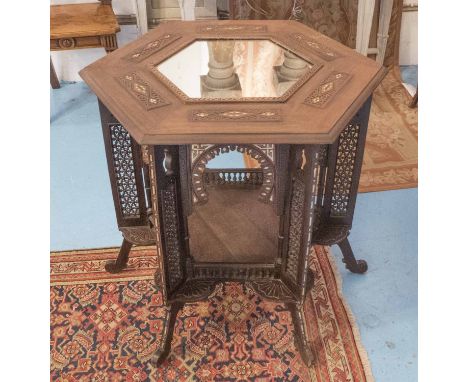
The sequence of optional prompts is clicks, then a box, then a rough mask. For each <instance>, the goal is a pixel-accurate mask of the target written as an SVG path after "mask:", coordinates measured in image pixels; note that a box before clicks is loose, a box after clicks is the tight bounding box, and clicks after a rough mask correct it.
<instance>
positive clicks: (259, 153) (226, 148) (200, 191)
mask: <svg viewBox="0 0 468 382" xmlns="http://www.w3.org/2000/svg"><path fill="white" fill-rule="evenodd" d="M201 148H204V150H201ZM230 151H238V152H240V153H243V154H247V155H249V156H250V157H252V158H253V159H255V160H256V161H257V162H258V164H259V166H260V168H261V169H262V171H263V180H262V185H261V188H260V195H259V197H258V199H259V200H260V201H261V202H264V203H270V202H272V199H273V195H274V194H273V190H274V186H275V165H274V162H273V161H272V160H271V159H270V157H269V156H268V155H267V154H265V151H266V152H269V153H270V155H274V152H271V148H270V147H262V148H259V147H257V146H256V145H250V144H231V145H206V146H205V145H192V154H191V158H192V192H193V202H194V203H195V204H203V203H206V202H207V201H208V191H207V190H206V187H205V181H204V180H205V171H206V166H207V164H208V162H209V161H210V160H211V159H213V158H215V157H216V156H218V155H220V154H223V153H228V152H230Z"/></svg>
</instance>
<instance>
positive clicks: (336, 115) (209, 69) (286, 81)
mask: <svg viewBox="0 0 468 382" xmlns="http://www.w3.org/2000/svg"><path fill="white" fill-rule="evenodd" d="M384 74H385V70H384V68H382V66H381V65H379V64H377V63H376V62H374V61H372V60H370V59H368V58H366V57H363V56H361V55H360V54H358V53H356V52H354V51H353V50H351V49H349V48H347V47H345V46H343V45H341V44H340V43H338V42H336V41H333V40H331V39H329V38H327V37H325V36H323V35H321V34H320V33H318V32H316V31H315V30H313V29H310V28H308V27H306V26H304V25H302V24H300V23H298V22H295V21H258V20H255V21H204V22H196V21H194V22H168V23H165V24H163V25H161V26H159V27H158V28H156V29H154V30H152V31H151V32H150V33H148V34H146V35H144V36H143V37H141V38H139V39H138V40H136V41H134V42H132V43H130V44H128V45H126V46H125V47H123V48H121V49H118V50H116V51H115V52H113V53H111V54H109V55H108V56H106V57H104V58H102V59H100V60H98V61H96V62H95V63H93V64H91V65H89V66H88V67H86V68H85V69H83V70H82V71H81V76H82V77H83V79H84V80H85V81H86V82H87V83H88V85H89V86H90V87H91V89H92V90H93V91H94V92H95V93H96V95H97V97H98V99H99V110H100V113H101V120H102V130H103V134H104V143H105V149H106V155H107V163H108V170H109V176H110V181H111V187H112V194H113V198H114V204H115V211H116V216H117V223H118V226H119V230H120V231H121V232H122V235H123V237H124V239H123V243H122V246H121V249H120V252H119V255H118V258H117V260H116V261H115V262H112V263H109V264H107V266H106V269H107V271H109V272H120V271H121V270H122V269H123V268H124V267H125V265H126V263H127V261H128V256H129V251H130V249H131V247H132V245H154V246H155V257H156V259H157V263H158V271H157V272H156V274H155V282H156V284H157V285H158V287H159V290H160V291H161V294H162V296H163V301H164V303H165V304H166V305H167V307H168V313H167V320H166V324H165V328H164V330H163V334H162V340H161V344H162V345H161V347H160V349H159V350H158V351H157V352H156V354H155V355H154V361H155V362H156V363H157V364H160V363H161V362H162V361H163V360H164V359H165V358H166V357H167V355H168V354H169V352H170V345H171V339H172V335H173V329H174V324H175V321H176V316H177V313H178V311H179V310H180V309H181V308H182V307H183V304H184V303H186V302H195V301H200V300H206V299H207V298H208V296H209V295H210V294H211V293H212V292H213V291H214V288H215V286H216V284H217V283H219V282H223V281H238V282H245V283H248V284H249V286H250V287H251V288H253V289H254V290H255V291H256V292H258V293H259V294H260V295H261V296H263V297H264V298H267V299H273V300H277V301H281V302H284V303H285V304H286V305H287V307H288V308H289V310H290V311H291V315H292V321H293V323H294V332H295V342H296V346H297V348H298V350H299V352H300V354H301V356H302V358H303V360H304V361H305V363H306V364H307V365H311V364H312V363H313V362H314V357H315V351H314V348H313V344H312V340H311V339H310V338H309V337H308V334H307V328H306V320H307V317H305V316H304V311H303V303H304V301H305V298H306V295H307V292H308V291H309V290H310V288H311V287H312V285H313V279H314V275H313V273H312V272H311V271H310V269H309V266H308V263H309V255H310V252H311V248H312V245H314V244H321V245H331V244H338V245H339V247H340V248H341V251H342V253H343V261H344V263H345V264H346V267H347V268H348V269H349V270H350V271H351V272H356V273H363V272H365V271H366V270H367V264H366V263H365V261H363V260H356V259H355V257H354V255H353V252H352V250H351V247H350V244H349V242H348V239H347V237H348V235H349V232H350V229H351V225H352V221H353V213H354V206H355V201H356V194H357V188H358V182H359V175H360V171H361V164H362V159H363V155H364V145H365V139H366V130H367V123H368V118H369V110H370V104H371V95H372V92H373V90H374V89H375V88H376V86H377V85H378V84H379V83H380V81H381V80H382V77H383V75H384ZM230 152H235V154H232V153H231V155H238V156H241V157H242V156H243V157H245V158H246V159H249V160H248V161H246V163H253V164H254V165H250V166H249V167H248V168H242V166H239V167H241V168H223V167H222V166H221V167H220V166H219V163H223V162H222V158H221V157H222V156H223V155H226V154H227V153H230ZM225 162H226V161H224V163H225ZM217 163H218V164H217ZM244 167H245V166H244Z"/></svg>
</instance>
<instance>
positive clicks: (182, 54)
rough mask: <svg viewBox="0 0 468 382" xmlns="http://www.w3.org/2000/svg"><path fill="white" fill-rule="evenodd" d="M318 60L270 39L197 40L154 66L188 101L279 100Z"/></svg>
mask: <svg viewBox="0 0 468 382" xmlns="http://www.w3.org/2000/svg"><path fill="white" fill-rule="evenodd" d="M319 67H320V65H319V64H315V63H311V62H309V61H306V60H305V59H303V58H302V57H299V56H297V55H296V54H294V53H292V52H291V51H289V50H287V49H285V48H283V47H282V46H280V45H278V44H276V43H274V42H272V41H270V40H197V41H195V42H193V43H191V44H190V45H188V46H186V47H185V48H184V49H182V50H180V51H178V52H177V53H175V54H174V55H172V56H171V57H169V58H168V59H166V60H165V61H163V62H162V63H160V64H159V65H156V66H155V67H154V68H153V72H154V74H155V75H156V76H157V77H159V79H160V80H162V81H163V82H164V83H166V85H168V87H169V88H170V89H172V90H173V91H174V92H175V93H176V94H177V95H178V96H179V97H181V98H182V99H184V100H186V101H189V102H190V101H197V100H207V99H209V100H210V101H215V102H216V101H219V102H226V101H283V100H286V99H287V98H289V96H291V95H292V94H293V93H294V91H295V90H296V89H298V88H299V86H301V85H302V84H303V83H304V82H305V81H306V80H307V79H308V78H310V77H311V76H312V75H313V74H314V73H315V72H316V71H317V70H318V69H319Z"/></svg>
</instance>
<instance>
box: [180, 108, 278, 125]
mask: <svg viewBox="0 0 468 382" xmlns="http://www.w3.org/2000/svg"><path fill="white" fill-rule="evenodd" d="M188 119H189V120H190V121H192V122H219V121H223V122H280V121H282V120H283V117H282V114H281V110H279V109H243V108H236V109H234V108H233V109H221V110H220V109H196V110H191V111H189V114H188Z"/></svg>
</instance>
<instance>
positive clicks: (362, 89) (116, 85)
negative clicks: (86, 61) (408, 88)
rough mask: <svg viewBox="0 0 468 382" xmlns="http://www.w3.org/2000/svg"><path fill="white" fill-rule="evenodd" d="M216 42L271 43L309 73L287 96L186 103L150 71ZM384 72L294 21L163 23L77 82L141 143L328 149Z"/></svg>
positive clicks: (93, 66)
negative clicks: (318, 145) (301, 145)
mask: <svg viewBox="0 0 468 382" xmlns="http://www.w3.org/2000/svg"><path fill="white" fill-rule="evenodd" d="M220 39H222V40H229V39H230V40H232V39H235V40H252V39H256V40H270V41H273V42H274V43H275V44H277V45H279V46H280V47H282V48H283V49H284V50H286V51H289V52H292V53H293V54H294V55H296V56H297V57H299V58H301V59H302V60H305V61H307V62H309V63H310V65H311V67H312V68H313V70H311V71H310V73H309V74H308V75H307V76H304V77H303V78H302V79H301V81H298V82H297V84H295V85H294V86H293V87H292V88H291V89H292V90H291V91H289V92H286V93H285V96H283V97H280V98H271V99H263V100H259V99H249V98H243V99H231V100H224V99H211V100H208V99H205V98H203V99H200V98H199V99H195V98H192V99H191V98H188V97H187V96H186V95H184V94H183V91H181V90H180V89H179V88H178V87H177V86H174V84H173V83H172V84H171V82H170V81H168V80H167V78H166V79H164V76H162V75H161V72H159V71H158V70H156V67H158V65H159V64H160V63H162V62H163V61H166V60H167V59H168V58H170V57H171V58H172V56H174V55H175V54H176V53H178V52H180V51H181V50H182V49H184V48H186V47H187V46H189V45H191V44H193V43H194V42H195V41H197V40H198V41H200V40H203V41H205V40H218V41H219V40H220ZM184 65H189V66H190V65H192V66H193V65H197V63H195V62H186V63H184ZM187 68H188V67H187ZM385 72H386V70H385V69H384V68H383V67H382V66H381V65H380V64H378V63H376V62H375V61H373V60H371V59H368V58H367V57H364V56H362V55H360V54H358V53H356V52H355V51H354V50H352V49H349V48H348V47H346V46H344V45H342V44H340V43H339V42H337V41H334V40H332V39H330V38H328V37H326V36H324V35H322V34H320V33H319V32H317V31H315V30H313V29H311V28H309V27H307V26H305V25H303V24H301V23H299V22H295V21H284V20H281V21H280V20H274V21H264V20H242V21H231V20H228V21H173V22H167V23H164V24H161V25H160V26H158V27H157V28H155V29H153V30H151V31H150V32H149V33H147V34H145V35H144V36H142V37H141V38H139V39H137V40H136V41H134V42H132V43H130V44H128V45H126V46H124V47H122V48H120V49H118V50H116V51H115V52H113V53H111V54H109V55H107V56H106V57H104V58H102V59H100V60H98V61H96V62H94V63H93V64H91V65H89V66H88V67H86V68H85V69H83V70H82V71H81V72H80V75H81V76H82V78H83V79H84V80H85V81H86V83H87V84H88V85H89V86H90V88H91V89H92V90H93V91H94V92H95V93H96V95H97V96H98V97H99V99H100V100H101V101H102V102H103V103H104V104H105V105H106V107H107V108H108V109H109V110H110V111H111V113H113V114H114V116H115V117H116V118H117V119H118V120H119V121H120V122H121V123H122V124H123V126H124V127H125V128H126V129H127V130H128V132H129V133H130V134H131V135H132V136H133V138H134V139H135V140H136V141H137V142H138V143H140V144H190V143H218V144H221V143H293V144H294V143H297V144H299V143H304V144H306V143H307V144H313V143H332V142H334V141H335V139H336V138H337V137H338V135H339V133H340V132H341V131H342V129H343V128H344V127H345V126H346V125H347V123H348V122H349V121H350V120H351V118H352V117H353V116H354V115H355V114H356V113H357V111H358V110H359V109H360V107H361V106H362V105H363V104H364V102H365V101H366V100H367V98H368V97H369V96H370V95H371V94H372V92H373V91H374V89H375V88H376V87H377V85H378V84H379V83H380V81H381V80H382V78H383V76H384V74H385ZM181 73H183V70H182V71H181ZM198 81H199V82H200V80H198Z"/></svg>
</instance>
